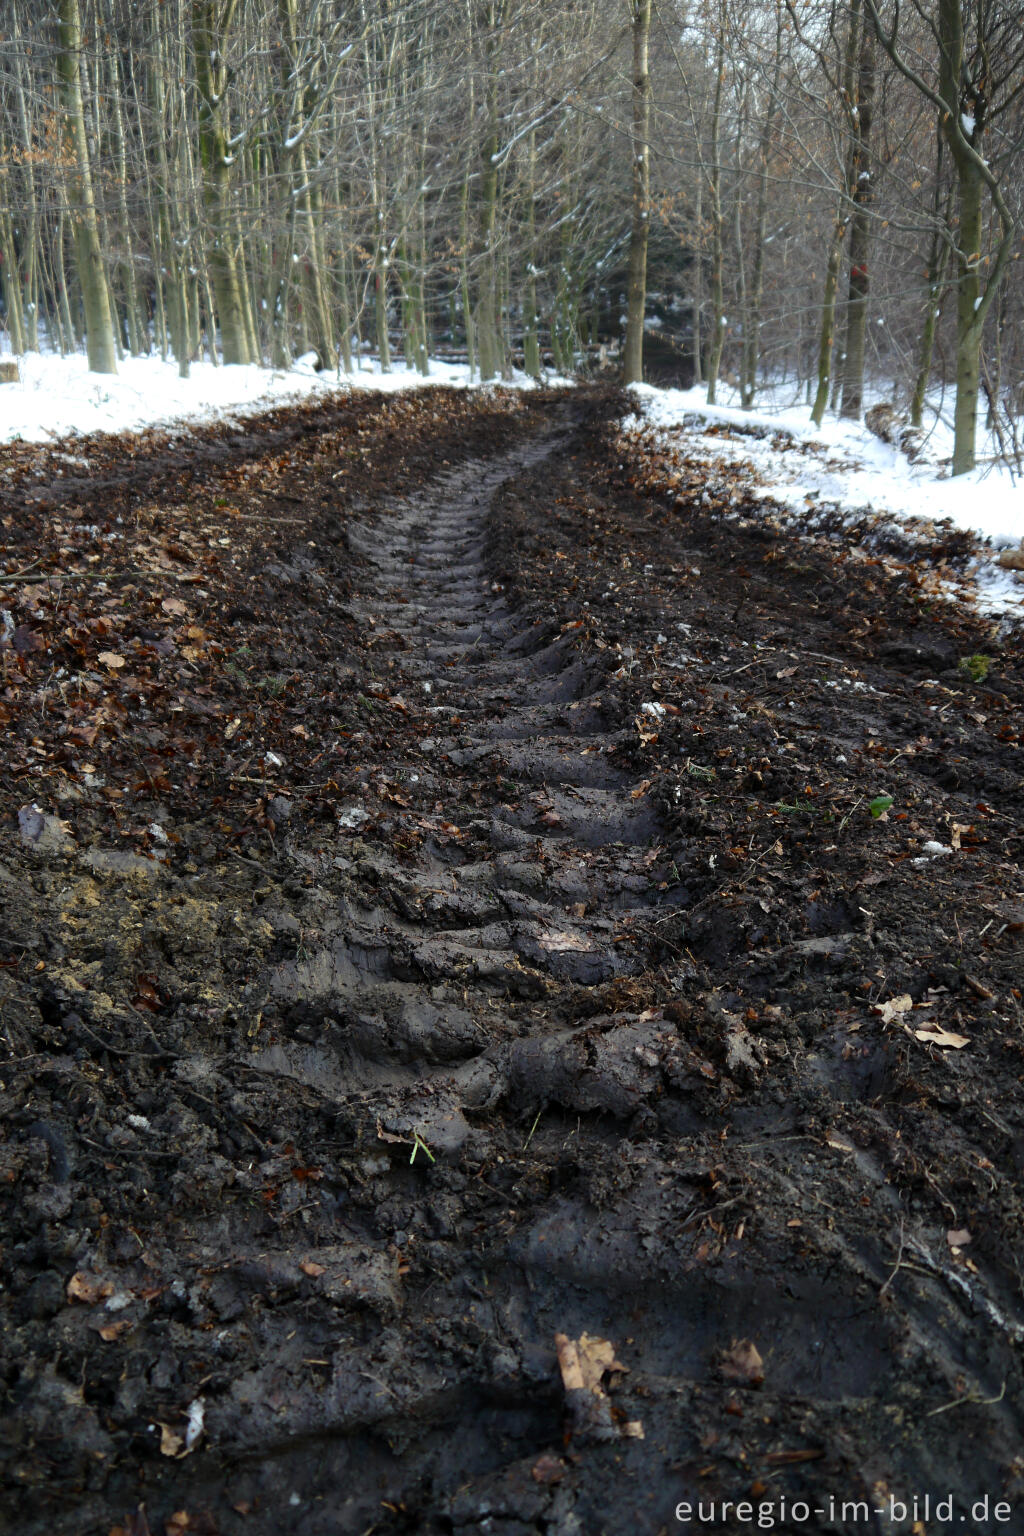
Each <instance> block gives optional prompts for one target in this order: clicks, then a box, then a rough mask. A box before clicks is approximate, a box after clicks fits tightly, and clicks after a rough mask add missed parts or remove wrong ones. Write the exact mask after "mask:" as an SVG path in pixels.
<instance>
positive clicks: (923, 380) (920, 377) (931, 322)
mask: <svg viewBox="0 0 1024 1536" xmlns="http://www.w3.org/2000/svg"><path fill="white" fill-rule="evenodd" d="M942 143H943V140H942V134H941V132H940V133H939V135H938V148H937V153H936V157H935V204H934V209H933V217H934V220H935V224H934V227H933V229H932V238H931V242H930V245H929V250H928V268H927V276H926V281H925V312H924V323H923V325H922V327H921V346H920V351H919V353H918V362H917V378H916V380H915V382H914V393H913V397H912V399H911V401H910V425H911V426H912V427H919V426H920V425H921V423H922V421H923V420H924V402H925V396H926V394H927V392H928V380H929V379H930V378H931V372H932V354H933V352H934V350H935V332H936V330H937V329H938V324H939V314H940V311H941V307H942V292H943V286H944V284H945V281H946V268H947V267H948V266H949V251H950V241H949V216H950V213H951V211H952V190H951V191H950V193H949V195H948V196H947V198H946V205H945V209H944V210H943V208H942V206H941V204H942Z"/></svg>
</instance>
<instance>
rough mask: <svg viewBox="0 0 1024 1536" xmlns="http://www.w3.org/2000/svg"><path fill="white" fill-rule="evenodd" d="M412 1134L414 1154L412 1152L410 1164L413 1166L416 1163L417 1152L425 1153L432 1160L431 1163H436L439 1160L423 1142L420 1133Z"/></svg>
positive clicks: (414, 1132)
mask: <svg viewBox="0 0 1024 1536" xmlns="http://www.w3.org/2000/svg"><path fill="white" fill-rule="evenodd" d="M412 1134H413V1143H412V1152H411V1154H410V1156H409V1162H410V1164H412V1163H414V1162H415V1161H416V1153H417V1152H425V1153H426V1154H427V1156H428V1157H429V1158H430V1161H431V1162H432V1163H436V1162H437V1158H436V1157H435V1156H434V1154H433V1152H431V1150H430V1148H429V1147H428V1146H427V1144H426V1142H425V1141H424V1140H423V1137H422V1136H421V1135H420V1134H419V1132H418V1131H413V1133H412Z"/></svg>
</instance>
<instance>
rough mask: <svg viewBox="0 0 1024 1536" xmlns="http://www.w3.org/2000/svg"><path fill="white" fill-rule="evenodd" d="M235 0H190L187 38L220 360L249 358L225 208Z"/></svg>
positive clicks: (229, 163)
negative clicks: (228, 57)
mask: <svg viewBox="0 0 1024 1536" xmlns="http://www.w3.org/2000/svg"><path fill="white" fill-rule="evenodd" d="M236 4H237V0H224V3H223V5H221V6H220V7H218V5H217V4H216V0H193V4H192V38H193V46H194V50H195V69H196V85H197V86H198V88H199V152H200V157H201V162H202V169H203V202H204V206H205V210H206V217H207V222H208V224H209V228H210V250H209V265H210V281H211V285H212V287H213V293H214V299H215V302H216V306H217V319H218V321H219V323H220V342H221V352H222V354H223V358H224V361H225V363H232V364H236V363H239V364H240V363H249V362H252V361H253V358H252V357H251V355H250V349H249V338H248V334H247V328H246V320H245V310H244V308H243V298H242V288H241V282H240V279H239V273H238V263H237V261H236V259H235V250H234V243H235V232H234V219H233V217H232V208H231V166H232V156H231V155H230V154H229V150H228V134H227V125H226V121H225V106H224V92H225V90H226V89H227V85H228V69H227V64H226V63H225V59H224V47H225V44H226V41H227V34H228V31H229V30H230V27H231V23H232V20H233V18H234V13H235V9H236Z"/></svg>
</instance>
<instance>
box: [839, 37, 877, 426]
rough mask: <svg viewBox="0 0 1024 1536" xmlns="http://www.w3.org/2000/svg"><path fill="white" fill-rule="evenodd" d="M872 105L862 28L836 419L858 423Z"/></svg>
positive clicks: (869, 52) (868, 49) (867, 43)
mask: <svg viewBox="0 0 1024 1536" xmlns="http://www.w3.org/2000/svg"><path fill="white" fill-rule="evenodd" d="M874 99H875V33H874V29H873V28H872V27H871V26H867V25H866V26H864V28H863V29H862V34H861V44H860V66H859V69H858V72H857V135H856V140H855V155H854V169H853V177H852V184H853V218H852V221H851V224H850V286H849V291H848V294H847V301H846V348H845V352H846V355H845V358H844V359H843V401H842V408H841V411H840V414H841V415H842V416H844V417H846V418H848V419H849V420H851V421H856V420H858V418H859V417H860V413H861V409H862V407H863V402H864V341H865V336H866V334H867V323H868V292H869V288H870V277H869V272H868V261H869V257H870V253H871V228H872V225H871V204H872V201H873V197H874V192H873V183H872V176H871V121H872V112H873V108H874Z"/></svg>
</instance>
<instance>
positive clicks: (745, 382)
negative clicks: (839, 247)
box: [740, 0, 783, 411]
mask: <svg viewBox="0 0 1024 1536" xmlns="http://www.w3.org/2000/svg"><path fill="white" fill-rule="evenodd" d="M782 40H783V30H782V5H781V0H777V3H776V9H775V63H774V68H773V72H772V83H771V87H770V90H769V95H768V102H767V105H766V108H765V115H764V122H763V124H762V127H761V135H760V139H759V142H758V146H757V157H758V181H757V214H756V216H755V220H754V265H753V270H752V272H751V274H750V294H749V302H748V306H747V311H746V314H745V316H744V323H743V359H742V363H741V365H740V404H741V405H742V407H743V409H744V410H745V411H749V410H751V409H752V408H753V404H754V396H755V395H756V393H757V370H758V365H759V363H760V360H761V305H762V302H763V299H764V250H765V230H766V229H767V226H768V163H769V160H770V158H771V149H772V139H773V136H774V133H775V117H776V113H777V111H778V102H779V81H780V78H781V74H782Z"/></svg>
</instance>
